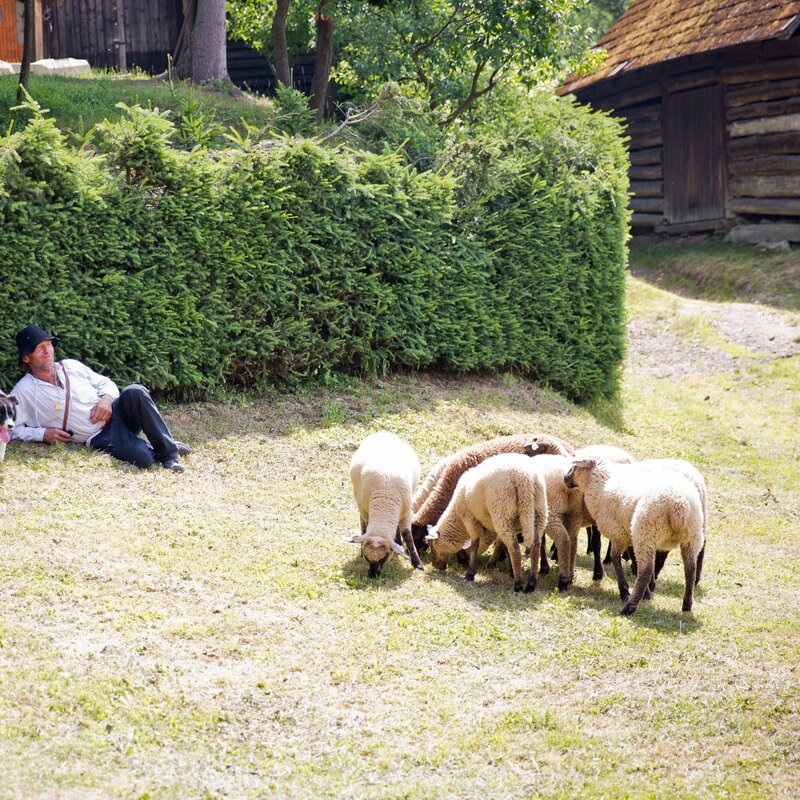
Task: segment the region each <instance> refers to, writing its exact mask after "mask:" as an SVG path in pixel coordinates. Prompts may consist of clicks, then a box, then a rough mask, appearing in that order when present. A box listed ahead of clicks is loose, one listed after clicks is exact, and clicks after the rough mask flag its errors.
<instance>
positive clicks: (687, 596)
mask: <svg viewBox="0 0 800 800" xmlns="http://www.w3.org/2000/svg"><path fill="white" fill-rule="evenodd" d="M700 552H702V550H701V551H700ZM681 556H682V557H683V575H684V578H685V580H686V589H685V590H684V593H683V606H681V608H682V610H683V611H691V610H692V600H693V599H694V585H695V580H696V579H697V562H698V561H699V560H700V555H699V554H698V555H697V556H695V554H694V552H693V551H692V549H691V548H690V547H688V546H687V545H685V544H684V545H681Z"/></svg>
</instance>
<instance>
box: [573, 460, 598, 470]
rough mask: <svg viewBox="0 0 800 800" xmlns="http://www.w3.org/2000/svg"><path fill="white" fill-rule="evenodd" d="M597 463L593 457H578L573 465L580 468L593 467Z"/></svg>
mask: <svg viewBox="0 0 800 800" xmlns="http://www.w3.org/2000/svg"><path fill="white" fill-rule="evenodd" d="M594 465H595V461H594V459H593V458H578V459H575V461H573V462H572V466H573V467H577V468H578V469H591V468H592V467H593V466H594Z"/></svg>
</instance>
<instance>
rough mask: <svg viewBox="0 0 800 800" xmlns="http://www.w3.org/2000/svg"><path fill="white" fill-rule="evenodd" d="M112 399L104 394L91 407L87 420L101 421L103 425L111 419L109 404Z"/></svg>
mask: <svg viewBox="0 0 800 800" xmlns="http://www.w3.org/2000/svg"><path fill="white" fill-rule="evenodd" d="M113 402H114V400H113V399H112V398H111V397H110V396H109V395H107V394H104V395H103V396H102V397H101V398H100V399H99V400H98V401H97V402H96V403H95V404H94V406H93V407H92V410H91V412H90V413H89V422H102V423H103V424H104V425H105V424H106V422H108V421H109V420H110V419H111V404H112V403H113Z"/></svg>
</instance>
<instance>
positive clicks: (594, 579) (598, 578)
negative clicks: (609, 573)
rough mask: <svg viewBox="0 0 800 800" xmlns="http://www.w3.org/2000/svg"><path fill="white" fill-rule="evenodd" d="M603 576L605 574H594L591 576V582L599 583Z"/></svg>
mask: <svg viewBox="0 0 800 800" xmlns="http://www.w3.org/2000/svg"><path fill="white" fill-rule="evenodd" d="M605 576H606V573H605V572H595V573H594V574H593V575H592V580H593V581H601V580H603V578H605Z"/></svg>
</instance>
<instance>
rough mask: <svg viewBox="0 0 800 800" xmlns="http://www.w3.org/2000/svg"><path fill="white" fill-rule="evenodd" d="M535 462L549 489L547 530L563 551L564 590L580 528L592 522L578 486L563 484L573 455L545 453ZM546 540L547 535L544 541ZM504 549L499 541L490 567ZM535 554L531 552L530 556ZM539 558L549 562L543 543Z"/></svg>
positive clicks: (568, 582)
mask: <svg viewBox="0 0 800 800" xmlns="http://www.w3.org/2000/svg"><path fill="white" fill-rule="evenodd" d="M534 463H535V464H536V467H537V469H539V470H540V471H541V473H542V476H543V477H544V482H545V489H546V492H547V509H548V513H547V524H546V526H545V529H544V533H545V534H547V536H549V537H550V538H551V539H552V540H553V542H554V543H555V545H556V548H557V549H558V553H559V554H560V557H559V560H558V567H559V578H558V590H559V592H565V591H566V590H567V589H568V588H569V586H570V585H571V584H572V582H573V580H574V574H575V556H576V553H577V543H578V531H579V530H580V529H581V527H583V526H585V525H587V524H589V523H590V522H591V519H590V518H589V516H588V512H587V511H586V508H585V506H584V504H583V498H582V496H581V493H580V492H579V491H578V490H577V489H572V490H571V489H567V487H566V486H565V485H564V473H565V472H566V471H567V470H568V469H569V466H570V464H571V463H572V458H570V457H568V456H561V455H551V454H548V453H545V454H544V455H540V456H537V457H536V458H535V459H534ZM543 540H544V537H542V542H543ZM501 552H502V551H501V543H499V542H498V543H497V544H496V545H495V550H494V552H493V553H492V556H491V558H490V559H489V562H488V564H487V567H488V568H490V569H491V568H492V567H494V565H495V564H496V563H497V560H498V557H499V555H500V554H501ZM534 557H535V556H534V554H532V556H531V558H532V559H533V558H534ZM540 558H541V564H543V565H544V564H547V556H546V555H545V548H544V546H543V545H540ZM549 569H550V567H549V565H547V569H546V570H545V569H542V568H540V570H539V573H540V574H547V571H549Z"/></svg>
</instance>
